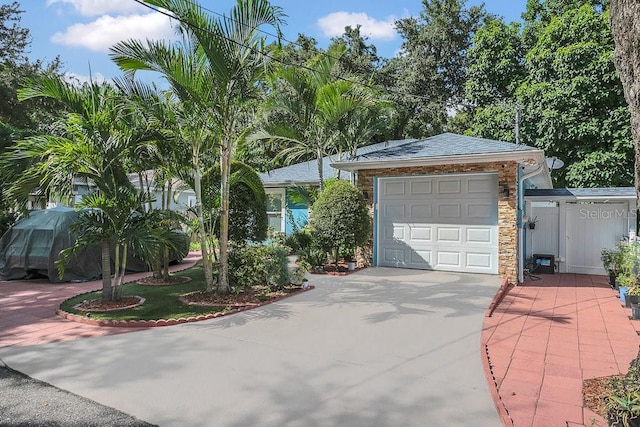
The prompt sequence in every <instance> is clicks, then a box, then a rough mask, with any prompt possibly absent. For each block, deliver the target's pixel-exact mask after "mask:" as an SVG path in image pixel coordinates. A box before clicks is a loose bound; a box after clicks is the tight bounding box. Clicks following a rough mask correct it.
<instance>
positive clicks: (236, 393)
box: [0, 268, 500, 426]
mask: <svg viewBox="0 0 640 427" xmlns="http://www.w3.org/2000/svg"><path fill="white" fill-rule="evenodd" d="M310 283H311V284H313V285H315V286H316V289H315V290H312V291H310V292H307V293H304V294H302V295H298V296H296V297H292V298H289V299H286V300H283V301H281V302H278V303H274V304H270V305H267V306H264V307H261V308H258V309H256V310H252V311H248V312H243V313H239V314H235V315H231V316H227V317H223V318H219V319H213V320H209V321H204V322H197V323H191V324H184V325H178V326H171V327H165V328H152V329H148V330H144V331H140V332H135V333H130V334H121V335H112V336H104V337H96V338H89V339H83V340H78V341H69V342H62V343H54V344H46V345H39V346H32V347H6V348H0V358H1V359H2V360H3V361H4V362H5V363H6V364H7V365H8V366H10V367H11V368H13V369H16V370H18V371H21V372H24V373H26V374H27V375H30V376H32V377H35V378H37V379H40V380H43V381H46V382H48V383H51V384H53V385H55V386H57V387H60V388H62V389H65V390H68V391H71V392H73V393H76V394H79V395H81V396H84V397H88V398H90V399H93V400H95V401H97V402H99V403H102V404H104V405H107V406H110V407H113V408H116V409H118V410H120V411H123V412H126V413H129V414H132V415H134V416H136V417H138V418H140V419H142V420H145V421H148V422H151V423H154V424H158V425H160V426H185V425H189V426H256V425H260V426H282V425H287V426H333V425H340V426H398V425H402V426H425V425H471V424H473V425H482V426H498V425H500V420H499V417H498V414H497V412H496V410H495V407H494V403H493V401H492V398H491V395H490V393H489V389H488V385H487V383H486V379H485V376H484V373H483V367H482V363H481V348H480V334H481V329H482V323H483V316H484V313H485V310H486V308H487V307H488V305H489V304H490V302H491V299H492V297H493V296H494V294H495V293H496V291H497V290H498V287H499V279H498V277H496V276H485V275H471V274H458V273H443V272H424V271H415V270H401V269H390V268H371V269H367V270H363V271H361V272H359V273H355V274H352V275H350V276H346V277H334V276H318V275H312V276H310Z"/></svg>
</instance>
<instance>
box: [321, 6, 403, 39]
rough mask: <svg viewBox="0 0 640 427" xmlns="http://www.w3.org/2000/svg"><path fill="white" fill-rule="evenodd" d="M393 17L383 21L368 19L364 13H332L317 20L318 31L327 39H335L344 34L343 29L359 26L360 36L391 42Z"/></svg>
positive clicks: (393, 27)
mask: <svg viewBox="0 0 640 427" xmlns="http://www.w3.org/2000/svg"><path fill="white" fill-rule="evenodd" d="M395 21H396V18H395V17H394V16H388V17H387V18H386V19H384V20H383V21H380V20H377V19H375V18H372V17H370V16H369V15H367V14H366V13H364V12H361V13H351V12H333V13H330V14H329V15H327V16H324V17H322V18H319V19H318V25H319V26H320V29H321V30H322V32H323V33H324V35H325V36H327V37H336V36H341V35H342V34H344V27H346V26H347V25H350V26H351V27H355V26H356V25H361V27H362V28H361V29H360V31H361V33H362V35H365V36H368V37H369V38H371V39H379V40H391V39H393V38H395V36H396V30H395Z"/></svg>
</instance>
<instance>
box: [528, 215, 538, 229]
mask: <svg viewBox="0 0 640 427" xmlns="http://www.w3.org/2000/svg"><path fill="white" fill-rule="evenodd" d="M537 223H538V217H537V216H534V217H533V218H529V221H528V222H527V224H528V225H529V230H535V229H536V224H537Z"/></svg>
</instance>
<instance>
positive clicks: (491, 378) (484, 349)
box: [480, 278, 514, 426]
mask: <svg viewBox="0 0 640 427" xmlns="http://www.w3.org/2000/svg"><path fill="white" fill-rule="evenodd" d="M510 289H511V286H509V281H508V280H507V279H506V278H505V279H504V280H503V281H502V285H500V289H498V292H497V293H496V295H495V296H494V297H493V301H491V304H490V305H489V308H487V312H486V314H485V318H486V317H491V316H492V315H493V312H494V311H495V309H496V308H497V307H498V305H499V304H500V302H501V301H502V299H503V298H504V296H505V295H506V294H507V293H508V292H509V290H510ZM482 330H483V332H482V335H481V342H480V354H481V358H482V368H483V371H484V375H485V377H486V379H487V385H488V386H489V392H490V393H491V397H492V399H493V405H494V407H495V408H496V411H498V416H499V417H500V420H501V421H502V425H504V426H513V425H514V424H513V420H512V419H511V416H510V415H509V411H508V410H507V408H506V407H505V406H504V403H503V402H502V398H501V397H500V394H499V393H498V383H497V382H496V377H495V375H494V374H493V369H492V368H491V358H490V357H489V346H488V345H487V341H488V338H487V337H485V333H484V330H485V327H484V324H483V326H482Z"/></svg>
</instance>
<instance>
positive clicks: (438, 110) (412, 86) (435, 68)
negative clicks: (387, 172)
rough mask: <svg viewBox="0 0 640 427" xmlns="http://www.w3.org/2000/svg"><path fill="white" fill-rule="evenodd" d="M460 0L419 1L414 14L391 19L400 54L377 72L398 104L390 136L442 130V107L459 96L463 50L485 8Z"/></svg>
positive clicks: (458, 102) (460, 98)
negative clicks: (394, 128) (420, 6)
mask: <svg viewBox="0 0 640 427" xmlns="http://www.w3.org/2000/svg"><path fill="white" fill-rule="evenodd" d="M465 3H466V1H465V0H423V1H422V4H423V10H422V11H421V12H420V16H419V17H418V18H415V17H410V18H404V19H401V20H399V21H397V22H396V26H397V28H398V31H399V32H400V35H401V36H402V37H403V39H404V40H403V42H402V53H401V54H400V55H399V56H397V57H395V58H393V59H392V60H391V61H390V62H389V63H388V64H387V65H386V67H385V69H384V70H383V72H384V73H385V74H390V75H391V76H392V77H391V78H387V79H386V80H387V82H388V84H390V85H391V87H392V88H394V89H396V88H397V89H398V90H397V91H393V92H394V96H393V100H394V101H396V103H397V104H398V105H399V112H400V118H399V121H398V129H397V131H396V136H405V137H425V136H430V135H434V134H437V133H440V132H442V131H443V130H444V129H445V126H446V122H447V109H457V108H459V107H460V105H461V103H462V101H463V83H464V81H465V79H466V74H467V57H466V52H467V50H468V49H469V47H470V46H471V42H472V39H473V35H474V34H475V32H476V30H477V29H478V27H479V26H480V25H481V24H482V22H483V20H484V18H485V16H486V13H485V12H484V9H483V7H482V6H471V7H469V8H466V7H465Z"/></svg>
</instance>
